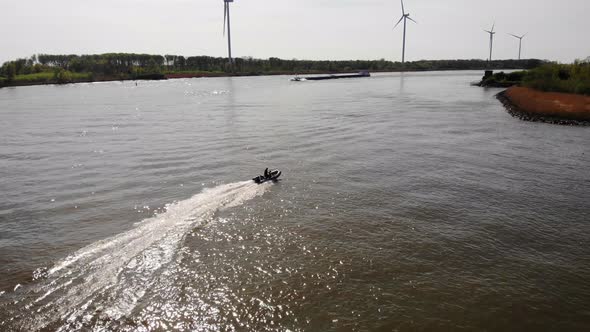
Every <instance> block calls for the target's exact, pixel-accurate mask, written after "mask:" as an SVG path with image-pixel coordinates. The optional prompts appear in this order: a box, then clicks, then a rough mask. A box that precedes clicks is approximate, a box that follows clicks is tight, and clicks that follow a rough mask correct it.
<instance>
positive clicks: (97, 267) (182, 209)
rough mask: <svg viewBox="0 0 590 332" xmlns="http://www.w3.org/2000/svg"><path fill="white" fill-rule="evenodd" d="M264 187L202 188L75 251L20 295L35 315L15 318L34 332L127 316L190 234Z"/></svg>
mask: <svg viewBox="0 0 590 332" xmlns="http://www.w3.org/2000/svg"><path fill="white" fill-rule="evenodd" d="M269 186H270V184H268V183H265V184H262V185H257V184H255V183H253V182H252V181H244V182H236V183H230V184H225V185H220V186H217V187H214V188H209V189H205V190H204V191H203V192H202V193H200V194H197V195H195V196H193V197H191V198H189V199H187V200H184V201H180V202H178V203H175V204H171V205H169V206H168V207H167V210H166V212H164V213H162V214H159V215H157V216H154V217H152V218H149V219H146V220H144V221H143V222H141V223H139V224H138V225H137V227H136V228H134V229H131V230H129V231H127V232H124V233H122V234H119V235H116V236H113V237H111V238H108V239H105V240H102V241H98V242H95V243H94V244H91V245H89V246H87V247H85V248H82V249H80V250H78V251H77V252H76V253H74V254H72V255H71V256H69V257H67V258H66V259H64V260H62V261H60V262H58V263H56V264H55V266H54V267H52V268H51V269H49V270H48V273H47V279H46V280H42V281H41V282H40V283H39V284H38V285H36V286H35V287H33V288H31V290H30V291H29V292H28V294H26V295H25V299H24V300H23V302H24V303H23V304H24V308H25V309H29V310H35V311H36V312H37V313H36V314H35V319H34V320H30V321H26V320H27V319H26V318H25V316H23V317H20V319H22V320H23V321H26V322H23V326H24V328H25V329H26V330H31V331H34V330H38V329H41V328H43V327H46V326H47V325H48V324H51V323H52V322H55V321H57V320H63V321H65V322H66V326H63V328H65V329H67V328H68V327H67V325H68V324H75V321H76V320H78V319H79V318H80V317H86V316H88V315H91V316H92V315H95V314H97V312H100V315H101V316H105V315H106V316H107V317H106V318H108V319H119V318H120V317H122V316H124V315H127V314H129V313H130V312H131V310H132V309H133V308H134V307H135V306H136V304H137V302H138V301H139V300H140V299H141V297H142V296H143V295H144V294H145V291H146V290H147V289H148V287H150V285H151V284H152V283H153V282H154V281H155V279H156V277H157V276H158V275H159V274H160V273H162V271H163V270H165V267H166V266H167V265H168V264H169V263H170V262H171V261H172V260H173V259H174V257H175V255H176V253H177V251H178V247H179V245H180V244H181V243H182V240H183V239H184V236H185V235H186V234H187V233H188V232H189V231H190V230H191V229H193V228H194V227H195V226H197V225H199V224H200V223H203V222H205V221H207V220H208V219H209V218H211V217H212V216H213V214H214V213H215V212H217V211H219V210H221V209H225V208H229V207H235V206H238V205H240V204H242V203H244V202H245V201H247V200H249V199H252V198H254V197H256V196H258V195H261V194H263V193H264V192H265V191H266V189H267V188H269ZM93 310H94V312H92V311H93ZM26 311H28V310H26ZM21 314H23V315H26V314H27V313H21ZM70 327H74V326H70ZM60 329H61V328H60Z"/></svg>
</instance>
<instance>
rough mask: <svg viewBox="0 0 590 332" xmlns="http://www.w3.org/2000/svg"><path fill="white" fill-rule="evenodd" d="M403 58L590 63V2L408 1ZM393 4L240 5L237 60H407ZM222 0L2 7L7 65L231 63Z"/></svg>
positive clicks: (68, 0)
mask: <svg viewBox="0 0 590 332" xmlns="http://www.w3.org/2000/svg"><path fill="white" fill-rule="evenodd" d="M405 6H406V11H408V12H410V14H411V17H412V18H414V19H415V20H416V21H418V23H419V24H414V23H411V22H409V23H410V24H409V26H408V32H407V35H408V40H407V49H406V59H407V60H409V61H411V60H420V59H471V58H480V59H484V58H487V55H488V34H486V33H485V32H484V31H482V29H484V28H485V29H489V28H490V27H491V25H492V23H493V22H494V21H495V22H496V30H497V31H498V33H497V34H496V38H495V40H494V58H496V59H508V58H516V57H517V56H518V40H517V39H515V38H513V37H510V36H509V35H508V34H507V33H514V34H524V33H527V32H528V33H529V35H527V37H525V39H524V40H523V58H540V59H549V60H557V61H561V62H571V61H573V60H574V59H576V58H585V57H587V56H590V35H589V32H590V19H589V18H588V17H589V14H590V0H561V1H559V0H552V1H548V0H485V1H484V0H406V1H405ZM400 16H401V7H400V3H399V1H396V0H235V2H234V3H233V4H232V6H231V18H232V39H233V50H234V52H233V53H234V56H253V57H256V58H268V57H271V56H275V57H280V58H286V59H291V58H297V59H380V58H384V59H387V60H394V61H399V60H401V44H402V29H401V24H400V26H399V27H398V28H397V29H395V30H392V27H393V26H394V24H395V23H396V22H397V20H398V19H399V17H400ZM222 27H223V2H222V0H92V1H91V0H51V1H47V0H18V1H17V0H0V63H1V62H4V61H6V60H12V59H14V58H17V57H25V56H26V57H28V56H30V55H32V54H36V53H57V54H65V53H68V54H90V53H106V52H136V53H152V54H162V55H163V54H179V55H185V56H189V55H211V56H226V54H227V50H226V42H225V39H224V37H223V36H222Z"/></svg>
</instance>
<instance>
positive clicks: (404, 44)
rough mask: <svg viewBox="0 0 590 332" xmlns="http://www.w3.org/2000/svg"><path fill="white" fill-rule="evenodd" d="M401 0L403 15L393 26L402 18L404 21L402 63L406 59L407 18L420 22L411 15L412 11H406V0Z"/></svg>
mask: <svg viewBox="0 0 590 332" xmlns="http://www.w3.org/2000/svg"><path fill="white" fill-rule="evenodd" d="M401 2H402V17H401V18H400V19H399V21H397V23H396V24H395V26H394V27H393V28H394V29H395V28H396V27H397V26H398V25H399V24H400V22H401V21H402V20H403V21H404V41H403V45H402V64H403V63H404V62H405V61H406V20H410V21H413V22H414V23H418V22H416V21H414V20H413V19H412V18H411V17H410V13H406V11H405V9H404V0H401Z"/></svg>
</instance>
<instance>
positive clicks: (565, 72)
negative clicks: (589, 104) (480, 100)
mask: <svg viewBox="0 0 590 332" xmlns="http://www.w3.org/2000/svg"><path fill="white" fill-rule="evenodd" d="M481 85H482V86H490V87H509V86H513V85H518V86H522V87H527V88H531V89H535V90H538V91H544V92H562V93H572V94H580V95H588V96H590V63H587V62H586V63H584V62H576V63H573V64H545V65H542V66H540V67H538V68H535V69H531V70H527V71H517V72H512V73H504V72H499V73H495V74H494V75H492V76H490V77H487V78H484V79H483V80H482V82H481Z"/></svg>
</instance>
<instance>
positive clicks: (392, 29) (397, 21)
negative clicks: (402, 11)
mask: <svg viewBox="0 0 590 332" xmlns="http://www.w3.org/2000/svg"><path fill="white" fill-rule="evenodd" d="M403 19H404V16H402V18H400V19H399V21H397V23H396V24H395V26H394V27H393V29H391V30H395V28H396V27H397V26H398V25H399V23H400V22H401V21H402V20H403Z"/></svg>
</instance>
